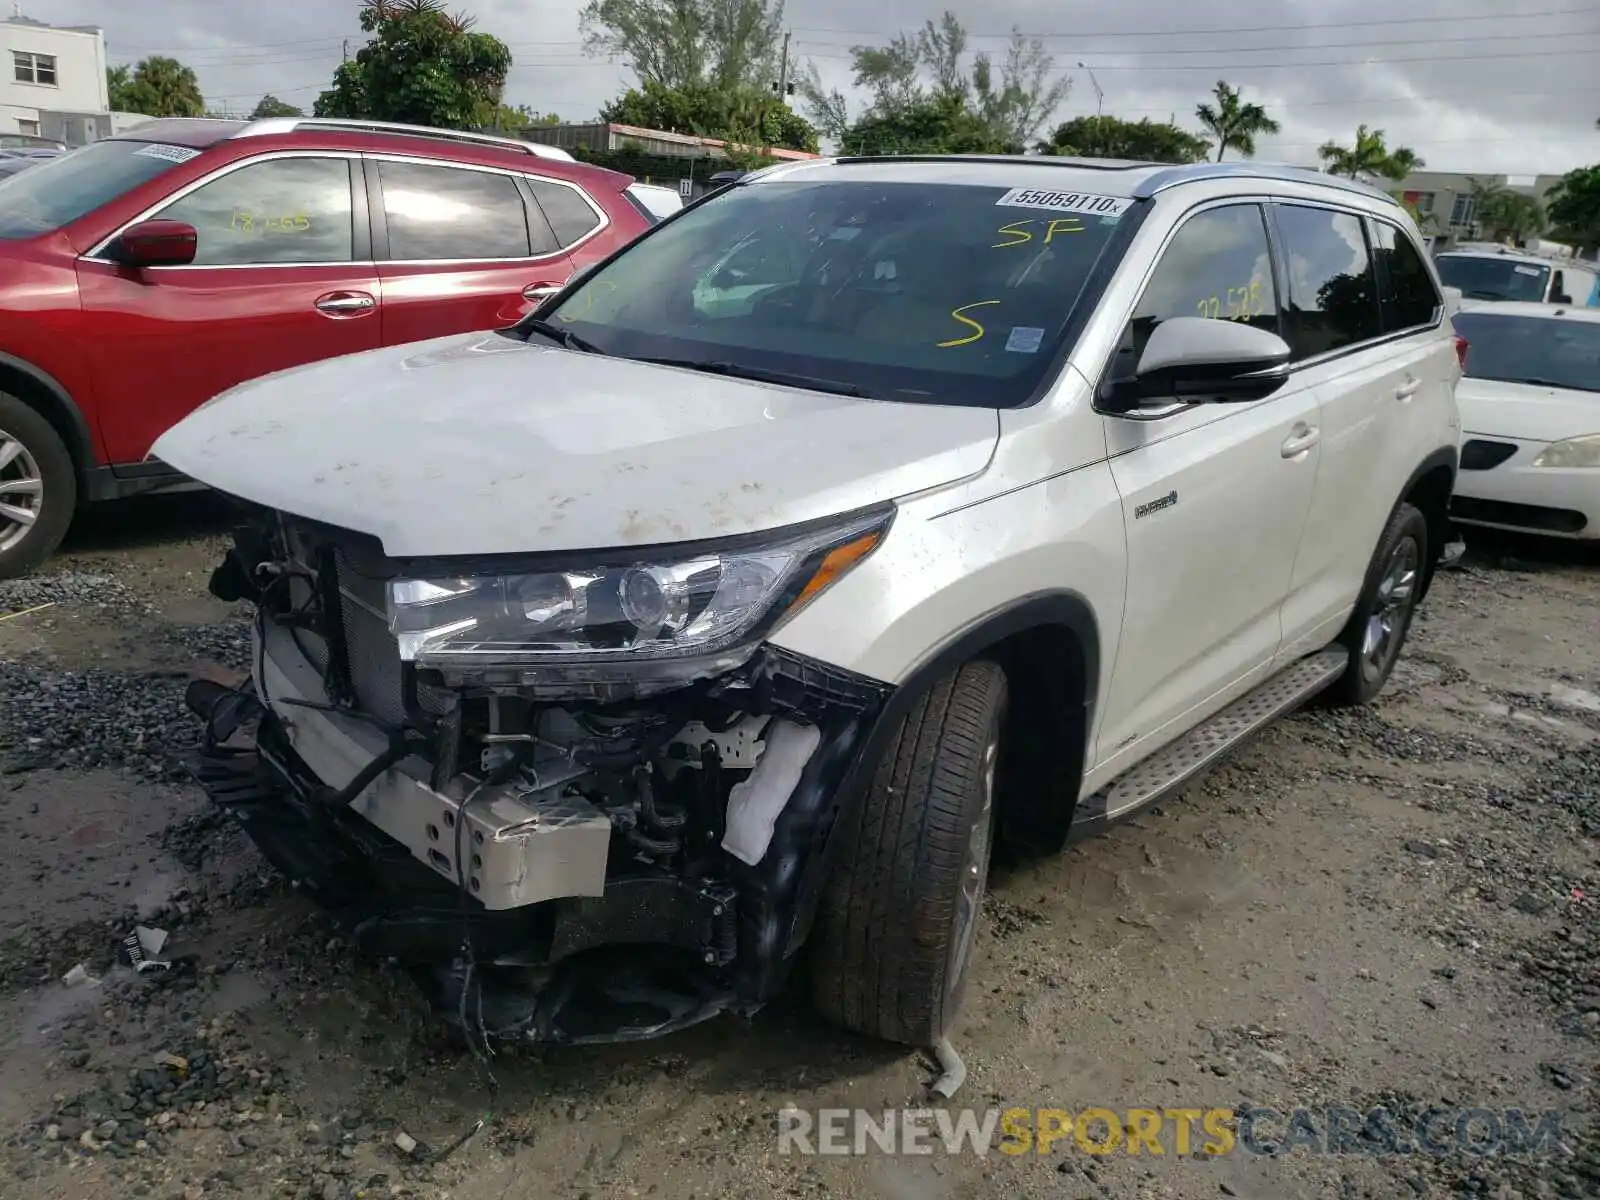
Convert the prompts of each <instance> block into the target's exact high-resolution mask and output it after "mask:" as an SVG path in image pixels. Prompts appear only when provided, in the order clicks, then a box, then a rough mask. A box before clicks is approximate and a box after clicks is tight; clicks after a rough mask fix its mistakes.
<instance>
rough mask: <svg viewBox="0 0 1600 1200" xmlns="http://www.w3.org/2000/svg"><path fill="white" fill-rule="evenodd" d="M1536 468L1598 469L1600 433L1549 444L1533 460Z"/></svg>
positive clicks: (1599, 463)
mask: <svg viewBox="0 0 1600 1200" xmlns="http://www.w3.org/2000/svg"><path fill="white" fill-rule="evenodd" d="M1532 465H1533V466H1536V467H1600V433H1590V434H1586V435H1585V436H1583V437H1575V438H1568V439H1567V440H1566V441H1564V442H1551V443H1550V444H1549V445H1548V446H1546V447H1545V448H1544V449H1543V450H1541V451H1539V457H1538V458H1536V459H1534V460H1533V464H1532Z"/></svg>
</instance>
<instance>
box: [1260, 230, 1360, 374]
mask: <svg viewBox="0 0 1600 1200" xmlns="http://www.w3.org/2000/svg"><path fill="white" fill-rule="evenodd" d="M1274 215H1275V220H1276V222H1277V226H1278V234H1279V238H1280V242H1281V245H1282V250H1283V257H1284V268H1285V269H1284V274H1285V275H1286V277H1287V279H1288V295H1287V296H1286V297H1285V298H1284V299H1285V304H1284V311H1283V316H1284V329H1285V333H1286V334H1287V339H1288V342H1289V346H1290V348H1291V349H1292V350H1293V352H1294V359H1295V361H1296V362H1299V361H1302V360H1304V359H1308V358H1315V357H1316V356H1317V355H1319V354H1327V353H1330V352H1331V351H1335V350H1342V349H1344V348H1345V347H1347V346H1353V345H1356V344H1358V343H1360V342H1364V341H1368V340H1370V339H1372V338H1375V337H1377V336H1378V334H1379V332H1380V330H1381V329H1382V325H1381V323H1380V317H1379V311H1378V284H1377V276H1376V274H1375V273H1374V270H1373V264H1372V255H1371V253H1370V252H1369V250H1368V247H1367V233H1366V223H1365V222H1364V221H1363V220H1362V219H1361V218H1360V217H1358V216H1355V215H1354V214H1353V213H1347V212H1339V211H1337V210H1335V209H1328V208H1311V207H1309V206H1306V205H1300V204H1277V205H1274Z"/></svg>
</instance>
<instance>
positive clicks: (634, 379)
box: [153, 333, 999, 557]
mask: <svg viewBox="0 0 1600 1200" xmlns="http://www.w3.org/2000/svg"><path fill="white" fill-rule="evenodd" d="M998 435H999V416H998V414H997V413H996V412H995V411H994V410H992V409H982V408H960V407H951V406H941V405H932V404H914V403H900V402H891V401H881V400H861V399H855V398H851V397H841V396H830V395H824V394H821V393H817V392H812V391H807V390H803V389H800V388H795V387H787V386H779V385H774V384H768V383H756V382H750V381H746V380H739V379H729V378H725V377H718V376H712V375H706V374H702V373H699V372H694V371H689V370H683V369H679V368H674V367H662V366H654V365H651V364H647V363H637V362H631V361H629V360H626V359H619V358H610V357H603V356H599V355H592V354H581V353H577V352H574V351H570V350H565V349H560V348H557V347H555V346H552V345H547V344H540V343H538V342H534V343H532V344H530V343H525V342H522V341H518V340H515V339H512V338H508V337H503V336H501V335H499V334H492V333H491V334H472V335H468V336H464V337H462V336H457V337H450V338H442V339H438V340H436V341H431V342H421V343H415V344H412V345H409V346H399V347H392V348H389V349H384V350H376V351H371V352H368V353H365V354H356V355H350V356H348V357H344V358H338V359H332V360H329V361H327V362H322V363H316V364H313V365H311V366H307V367H299V368H296V369H294V370H290V371H283V372H279V373H278V374H275V375H269V376H266V377H265V378H262V379H257V380H254V381H252V382H250V383H246V384H244V385H242V386H240V387H237V388H234V389H233V390H232V391H229V392H226V393H224V394H223V395H221V396H219V397H217V398H216V399H215V400H213V401H211V402H210V403H208V404H206V405H204V406H203V407H201V408H200V409H199V410H197V411H196V412H195V413H193V414H192V415H191V416H189V417H188V418H187V419H186V420H184V421H183V422H181V423H180V424H178V425H177V426H176V427H174V428H173V429H171V430H170V431H168V432H167V433H166V434H165V435H163V436H162V437H161V439H160V440H159V441H157V443H156V445H155V448H154V451H153V454H154V457H156V458H158V459H160V460H161V461H163V462H165V463H167V464H169V465H171V466H172V467H175V468H176V469H177V470H179V471H182V472H183V473H185V474H186V475H189V476H190V477H192V478H194V479H197V480H199V481H200V482H202V483H205V484H208V485H209V486H211V487H214V488H216V489H217V490H219V491H222V492H226V493H229V494H231V495H234V496H238V497H241V498H243V499H246V500H250V501H254V502H256V503H258V504H264V505H267V506H269V507H272V508H276V509H281V510H283V511H285V512H289V513H294V514H297V515H299V516H302V517H308V518H311V519H313V520H317V521H323V522H326V523H328V524H330V525H335V526H339V527H341V528H346V529H354V530H359V531H361V532H363V533H369V534H372V535H374V536H376V537H378V538H379V539H380V540H381V541H382V543H383V546H384V550H385V552H386V553H388V554H389V555H391V556H393V557H411V556H435V555H452V554H503V553H518V552H528V551H545V550H578V549H599V548H604V547H610V546H645V545H655V544H660V543H666V542H678V541H691V540H697V539H702V538H718V537H727V536H732V535H736V534H746V533H756V532H760V531H762V530H768V529H775V528H779V527H781V526H785V525H792V524H796V523H798V522H802V521H808V520H812V519H816V518H823V517H829V516H834V515H837V514H839V513H844V512H849V511H851V510H854V509H859V508H863V507H865V506H868V505H871V504H875V503H879V502H882V501H885V500H892V499H896V498H898V497H902V496H907V495H910V494H913V493H916V492H922V491H926V490H928V489H930V488H935V487H939V486H941V485H944V484H948V483H952V482H955V481H956V480H959V479H964V478H966V477H968V476H971V475H973V474H975V473H977V472H979V471H981V470H983V469H984V467H985V466H986V465H987V464H988V462H989V458H990V455H991V453H992V452H993V449H994V445H995V441H996V439H997V437H998Z"/></svg>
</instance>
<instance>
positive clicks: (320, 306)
mask: <svg viewBox="0 0 1600 1200" xmlns="http://www.w3.org/2000/svg"><path fill="white" fill-rule="evenodd" d="M316 305H317V311H318V312H320V313H326V314H327V315H328V316H330V317H359V316H361V315H362V314H363V313H369V312H371V311H372V310H373V309H375V308H377V307H378V302H377V300H375V299H374V298H373V297H372V296H371V295H370V294H369V293H367V292H329V293H328V294H327V295H325V296H318V297H317V301H316Z"/></svg>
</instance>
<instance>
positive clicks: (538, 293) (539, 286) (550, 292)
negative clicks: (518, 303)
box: [522, 282, 567, 300]
mask: <svg viewBox="0 0 1600 1200" xmlns="http://www.w3.org/2000/svg"><path fill="white" fill-rule="evenodd" d="M566 286H567V285H566V284H564V283H542V282H541V283H530V284H529V285H528V286H527V287H525V288H523V289H522V298H523V299H524V300H543V299H544V298H545V297H546V296H554V295H555V294H556V293H557V292H559V291H560V290H561V289H562V288H564V287H566Z"/></svg>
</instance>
